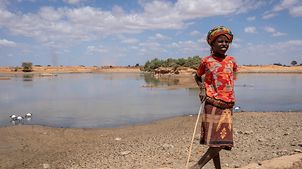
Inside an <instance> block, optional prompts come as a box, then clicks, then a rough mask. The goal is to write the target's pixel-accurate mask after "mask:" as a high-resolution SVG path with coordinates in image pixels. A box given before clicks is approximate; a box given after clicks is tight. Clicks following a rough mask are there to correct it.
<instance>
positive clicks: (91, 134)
mask: <svg viewBox="0 0 302 169" xmlns="http://www.w3.org/2000/svg"><path fill="white" fill-rule="evenodd" d="M195 120H196V116H195V115H193V116H182V117H175V118H171V119H165V120H160V121H156V122H153V123H149V124H143V125H135V126H125V127H121V128H113V129H68V128H51V127H45V126H35V125H19V126H8V127H2V128H0V135H1V137H0V168H1V169H41V168H42V169H44V168H67V169H78V168H79V169H82V168H83V169H84V168H85V169H90V168H91V169H94V168H99V169H117V168H119V169H158V168H172V169H184V168H185V163H186V159H187V155H188V147H189V145H190V141H191V137H192V132H193V127H194V124H195ZM301 121H302V112H287V113H285V112H265V113H256V112H244V113H235V115H234V137H235V147H234V148H233V150H232V151H222V153H221V159H222V166H223V167H224V168H242V169H243V168H244V169H247V168H251V169H252V168H260V169H264V168H272V169H273V168H282V169H301V168H302V167H301V166H302V165H301V164H302V153H301V151H302V147H301V146H302V130H301V129H302V123H301ZM195 138H196V139H195V141H194V146H193V150H192V157H191V162H190V164H193V163H194V162H196V161H197V159H198V157H199V156H200V155H201V154H202V153H203V152H204V151H205V150H206V146H202V145H199V144H198V138H199V132H198V133H197V134H196V136H195ZM280 158H281V159H280ZM265 160H268V161H265ZM274 165H275V166H274ZM205 168H209V169H211V168H213V167H212V162H210V163H209V164H208V165H206V167H205Z"/></svg>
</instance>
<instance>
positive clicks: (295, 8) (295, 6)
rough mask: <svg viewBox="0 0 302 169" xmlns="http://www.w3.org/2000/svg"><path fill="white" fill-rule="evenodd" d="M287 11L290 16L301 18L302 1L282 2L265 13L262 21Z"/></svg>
mask: <svg viewBox="0 0 302 169" xmlns="http://www.w3.org/2000/svg"><path fill="white" fill-rule="evenodd" d="M283 10H288V11H289V14H290V15H292V16H302V1H301V0H282V1H281V2H280V3H278V4H277V5H275V6H274V7H273V8H272V9H271V10H270V11H267V12H265V13H264V15H263V16H262V18H263V19H269V18H272V17H275V16H276V15H277V13H278V12H281V11H283Z"/></svg>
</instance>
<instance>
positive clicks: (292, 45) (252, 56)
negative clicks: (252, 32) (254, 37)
mask: <svg viewBox="0 0 302 169" xmlns="http://www.w3.org/2000/svg"><path fill="white" fill-rule="evenodd" d="M301 52H302V40H289V41H284V42H278V43H270V44H250V45H248V46H246V47H242V48H240V50H237V51H236V53H235V56H238V57H237V58H238V59H237V60H238V61H240V62H242V63H249V64H259V61H260V60H261V63H262V64H273V63H280V62H283V63H290V61H291V60H293V58H295V57H296V54H297V55H298V54H299V53H301ZM289 53H290V55H289Z"/></svg>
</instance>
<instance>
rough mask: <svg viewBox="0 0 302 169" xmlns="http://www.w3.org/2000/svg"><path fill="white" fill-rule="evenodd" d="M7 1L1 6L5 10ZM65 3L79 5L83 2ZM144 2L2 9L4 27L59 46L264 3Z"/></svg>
mask: <svg viewBox="0 0 302 169" xmlns="http://www.w3.org/2000/svg"><path fill="white" fill-rule="evenodd" d="M5 2H7V1H3V2H1V3H0V6H4V7H5V6H6V3H5ZM65 2H66V3H70V4H77V3H81V2H83V0H65ZM140 3H141V5H142V8H143V11H141V12H135V11H131V13H129V12H126V11H124V10H123V8H122V7H119V6H114V7H113V8H112V11H108V10H107V11H106V10H102V9H100V8H94V7H90V6H80V7H73V8H68V7H62V8H52V7H42V8H40V9H39V10H38V11H37V12H36V13H22V12H18V13H15V12H12V11H9V10H8V9H5V8H4V10H0V28H5V29H7V30H8V31H10V32H11V33H13V34H14V35H18V36H20V35H21V36H25V37H31V38H34V39H36V40H38V41H39V42H42V43H43V44H46V45H50V46H57V47H58V46H62V45H66V44H69V45H72V44H73V43H77V42H79V41H87V40H92V39H95V38H101V37H104V36H108V35H112V34H116V33H139V32H142V31H145V30H162V29H181V28H184V27H185V25H186V24H188V23H189V22H190V21H191V20H193V19H197V18H205V17H211V16H219V15H232V14H237V13H241V12H246V11H248V10H251V9H255V8H257V7H258V6H259V4H260V3H259V2H258V1H256V0H252V1H245V0H217V1H215V2H214V1H213V2H209V1H206V0H178V1H177V2H175V3H172V2H170V1H157V0H155V1H140ZM157 38H160V37H157Z"/></svg>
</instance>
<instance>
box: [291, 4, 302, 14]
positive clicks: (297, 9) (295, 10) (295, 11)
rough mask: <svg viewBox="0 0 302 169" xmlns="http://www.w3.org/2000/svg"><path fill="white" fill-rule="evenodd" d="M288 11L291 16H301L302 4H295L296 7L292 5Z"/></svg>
mask: <svg viewBox="0 0 302 169" xmlns="http://www.w3.org/2000/svg"><path fill="white" fill-rule="evenodd" d="M289 13H290V14H291V15H292V16H302V5H301V6H296V7H293V8H291V9H290V10H289Z"/></svg>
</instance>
